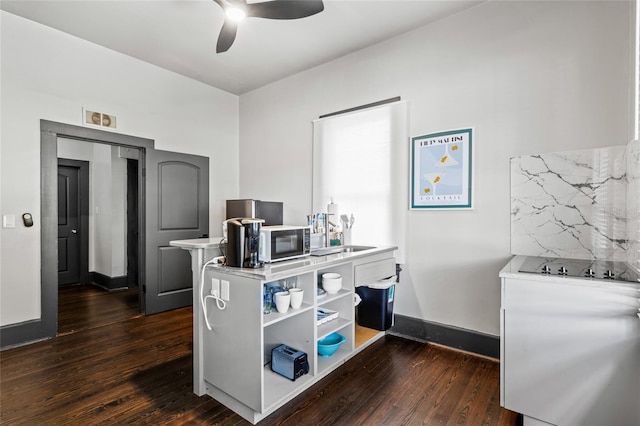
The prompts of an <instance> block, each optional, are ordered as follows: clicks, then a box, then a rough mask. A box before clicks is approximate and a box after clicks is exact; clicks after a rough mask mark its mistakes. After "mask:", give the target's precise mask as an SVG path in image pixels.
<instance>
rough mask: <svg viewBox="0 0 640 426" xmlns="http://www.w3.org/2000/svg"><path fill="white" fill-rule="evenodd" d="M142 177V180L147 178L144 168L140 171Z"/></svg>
mask: <svg viewBox="0 0 640 426" xmlns="http://www.w3.org/2000/svg"><path fill="white" fill-rule="evenodd" d="M142 177H143V178H146V177H147V169H146V168H143V169H142Z"/></svg>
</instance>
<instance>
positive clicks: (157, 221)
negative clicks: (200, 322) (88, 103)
mask: <svg viewBox="0 0 640 426" xmlns="http://www.w3.org/2000/svg"><path fill="white" fill-rule="evenodd" d="M145 169H146V170H145V185H144V186H145V210H146V215H145V221H146V223H145V233H146V244H145V248H144V249H145V258H146V264H145V278H144V284H143V287H142V288H143V291H144V312H145V314H147V315H149V314H153V313H157V312H163V311H168V310H171V309H176V308H180V307H182V306H188V305H191V303H192V300H193V299H192V281H191V277H192V275H191V257H190V255H189V252H187V251H186V250H183V249H181V248H178V247H171V246H169V241H173V240H185V239H192V238H200V237H204V236H208V233H209V158H207V157H201V156H197V155H189V154H179V153H175V152H168V151H158V150H155V149H147V150H146V153H145Z"/></svg>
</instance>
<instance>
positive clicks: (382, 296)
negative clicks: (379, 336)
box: [356, 280, 396, 331]
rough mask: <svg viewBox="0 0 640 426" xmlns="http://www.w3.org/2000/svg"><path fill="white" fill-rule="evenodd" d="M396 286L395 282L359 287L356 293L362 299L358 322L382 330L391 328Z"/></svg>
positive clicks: (359, 306)
mask: <svg viewBox="0 0 640 426" xmlns="http://www.w3.org/2000/svg"><path fill="white" fill-rule="evenodd" d="M394 282H395V280H394ZM375 287H383V288H375ZM395 288H396V286H395V284H389V285H376V286H374V287H369V286H362V287H357V288H356V293H358V295H359V296H360V298H361V299H362V301H361V302H360V303H359V304H358V307H357V308H358V309H357V314H358V318H357V321H358V324H360V325H361V326H363V327H367V328H373V329H375V330H380V331H385V330H388V329H389V328H391V326H392V325H393V299H394V296H395V294H394V293H395Z"/></svg>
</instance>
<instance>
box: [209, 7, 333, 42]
mask: <svg viewBox="0 0 640 426" xmlns="http://www.w3.org/2000/svg"><path fill="white" fill-rule="evenodd" d="M213 1H214V2H216V3H218V4H219V5H220V7H221V8H222V10H224V12H225V18H224V24H223V25H222V29H221V30H220V35H219V36H218V44H217V46H216V53H222V52H226V51H227V50H229V48H230V47H231V45H232V44H233V42H234V40H235V39H236V33H237V31H238V22H240V21H241V20H243V19H244V18H245V17H246V18H249V17H254V18H266V19H299V18H306V17H307V16H311V15H315V14H316V13H320V12H322V11H323V10H324V4H323V3H322V0H273V1H264V2H260V3H247V2H246V0H213Z"/></svg>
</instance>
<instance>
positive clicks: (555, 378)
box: [500, 256, 640, 426]
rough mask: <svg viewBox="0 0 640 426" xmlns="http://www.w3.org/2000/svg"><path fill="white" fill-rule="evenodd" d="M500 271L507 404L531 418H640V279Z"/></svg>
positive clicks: (518, 261)
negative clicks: (605, 278) (629, 279)
mask: <svg viewBox="0 0 640 426" xmlns="http://www.w3.org/2000/svg"><path fill="white" fill-rule="evenodd" d="M524 260H525V256H515V257H514V258H513V259H512V260H511V261H510V262H509V263H508V264H507V265H506V266H505V267H504V268H503V269H502V271H500V278H501V282H502V306H501V312H500V322H501V324H500V361H501V363H500V404H501V405H502V406H503V407H505V408H508V409H510V410H512V411H515V412H518V413H521V414H523V415H524V425H525V426H526V425H548V424H553V425H559V426H562V425H571V426H573V425H581V426H587V425H593V426H602V425H610V426H636V425H640V318H639V317H638V312H640V311H639V309H640V283H633V282H624V281H612V280H604V279H593V278H572V277H566V276H558V275H538V274H533V273H524V272H519V269H520V267H521V265H522V264H523V262H524Z"/></svg>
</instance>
